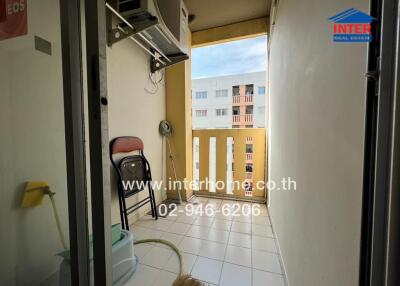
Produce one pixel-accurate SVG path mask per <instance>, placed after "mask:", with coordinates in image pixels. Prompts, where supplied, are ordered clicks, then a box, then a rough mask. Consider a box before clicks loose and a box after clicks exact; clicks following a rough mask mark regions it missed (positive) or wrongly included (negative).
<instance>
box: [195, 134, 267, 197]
mask: <svg viewBox="0 0 400 286" xmlns="http://www.w3.org/2000/svg"><path fill="white" fill-rule="evenodd" d="M250 138H251V139H250ZM249 140H251V142H252V144H253V147H252V148H253V150H252V151H253V153H246V142H248V141H249ZM233 154H235V161H234V169H235V171H233V168H232V163H233ZM253 154H255V155H254V156H253ZM248 163H252V172H248V171H246V164H248ZM193 165H196V166H199V168H197V169H194V172H193V180H194V181H199V182H200V181H203V182H205V181H208V182H209V183H210V184H209V185H205V184H203V186H202V187H200V188H199V190H197V191H195V192H194V194H195V195H196V193H197V192H198V193H197V194H198V195H202V196H217V197H228V198H241V199H244V198H249V193H247V195H246V190H245V189H243V186H242V182H244V181H251V182H253V183H254V182H258V181H264V180H265V177H264V176H265V129H262V128H253V129H203V130H193ZM213 182H214V183H215V182H224V184H225V185H224V186H223V187H222V188H217V187H215V186H212V184H213ZM233 182H234V183H233ZM238 184H240V186H237V185H238ZM216 185H217V184H216ZM231 185H233V188H231V187H232V186H231ZM251 194H252V199H253V200H262V199H264V196H265V190H264V188H262V189H257V188H256V184H253V190H252V193H251Z"/></svg>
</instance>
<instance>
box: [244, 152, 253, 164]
mask: <svg viewBox="0 0 400 286" xmlns="http://www.w3.org/2000/svg"><path fill="white" fill-rule="evenodd" d="M251 162H253V153H246V163H251Z"/></svg>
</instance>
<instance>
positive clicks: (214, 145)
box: [208, 137, 217, 193]
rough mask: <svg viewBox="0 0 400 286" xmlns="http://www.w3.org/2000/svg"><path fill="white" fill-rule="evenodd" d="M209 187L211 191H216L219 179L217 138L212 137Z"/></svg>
mask: <svg viewBox="0 0 400 286" xmlns="http://www.w3.org/2000/svg"><path fill="white" fill-rule="evenodd" d="M208 167H209V168H208V170H209V174H208V180H209V189H208V191H209V192H210V193H215V192H216V189H215V183H216V181H217V138H215V137H210V148H209V166H208Z"/></svg>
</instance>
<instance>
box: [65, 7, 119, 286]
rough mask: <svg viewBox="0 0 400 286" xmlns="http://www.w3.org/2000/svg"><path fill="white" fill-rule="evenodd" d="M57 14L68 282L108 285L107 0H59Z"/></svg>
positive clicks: (109, 207)
mask: <svg viewBox="0 0 400 286" xmlns="http://www.w3.org/2000/svg"><path fill="white" fill-rule="evenodd" d="M83 2H84V3H83ZM83 4H84V6H85V14H84V17H85V30H86V59H87V62H86V63H84V62H83V53H82V34H81V15H82V7H83ZM60 17H61V41H62V63H63V89H64V114H65V142H66V156H67V181H68V212H69V232H70V249H71V254H70V255H71V285H73V286H89V285H91V284H92V285H93V284H94V285H96V286H111V285H112V260H111V259H112V257H111V203H110V200H111V199H110V197H111V193H110V179H109V178H110V168H109V160H108V158H109V156H108V141H109V140H108V123H107V122H108V119H107V118H108V117H107V84H106V83H107V73H106V70H107V65H106V33H105V31H106V28H105V23H106V21H105V3H104V1H103V0H101V1H100V0H96V1H93V0H85V1H81V0H60ZM83 64H86V70H87V90H88V118H89V155H90V166H91V168H90V180H91V195H92V196H91V203H92V232H93V277H94V281H90V279H91V278H90V277H91V273H90V263H91V261H90V259H89V224H88V198H87V184H86V181H87V178H86V176H87V172H86V156H85V154H86V153H85V122H84V114H85V108H84V88H83V82H84V81H83V71H84V69H83ZM91 282H92V283H91Z"/></svg>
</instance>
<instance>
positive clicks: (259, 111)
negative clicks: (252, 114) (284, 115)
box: [258, 106, 265, 115]
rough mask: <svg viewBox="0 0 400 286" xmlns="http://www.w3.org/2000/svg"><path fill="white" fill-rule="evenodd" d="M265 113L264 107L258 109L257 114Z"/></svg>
mask: <svg viewBox="0 0 400 286" xmlns="http://www.w3.org/2000/svg"><path fill="white" fill-rule="evenodd" d="M264 113H265V106H259V107H258V114H261V115H262V114H264Z"/></svg>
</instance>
